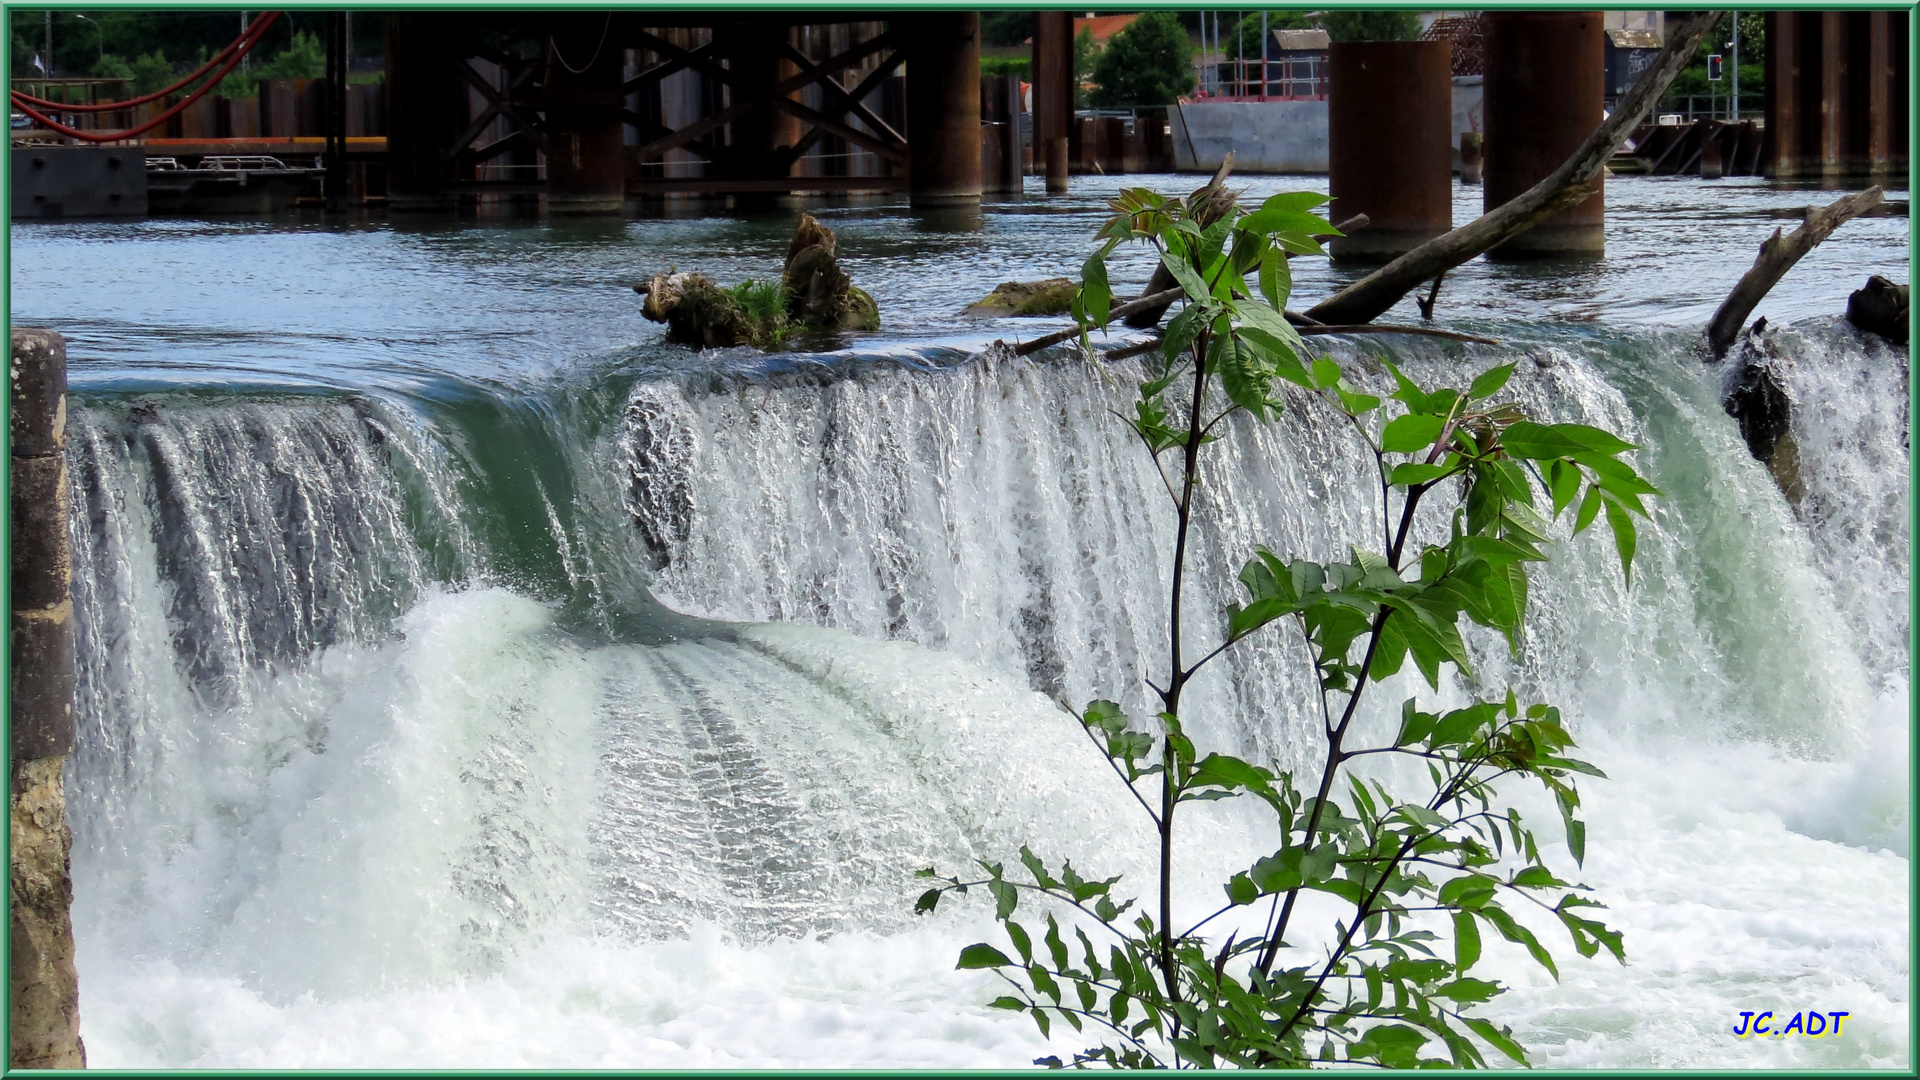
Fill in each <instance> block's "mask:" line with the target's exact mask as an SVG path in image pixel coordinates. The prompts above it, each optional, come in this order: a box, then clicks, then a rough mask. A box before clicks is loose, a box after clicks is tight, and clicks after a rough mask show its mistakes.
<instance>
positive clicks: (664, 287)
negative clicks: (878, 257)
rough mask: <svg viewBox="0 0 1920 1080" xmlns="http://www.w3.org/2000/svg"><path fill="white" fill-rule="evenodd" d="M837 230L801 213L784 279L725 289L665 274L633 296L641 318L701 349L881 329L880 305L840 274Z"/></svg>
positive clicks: (697, 277) (695, 277)
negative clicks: (800, 333)
mask: <svg viewBox="0 0 1920 1080" xmlns="http://www.w3.org/2000/svg"><path fill="white" fill-rule="evenodd" d="M837 248H838V241H837V239H836V238H835V236H834V234H833V230H832V229H829V228H827V227H826V226H825V225H822V224H820V222H818V221H816V220H814V217H813V215H811V214H802V215H800V224H799V226H798V227H796V228H795V229H794V231H793V242H792V243H791V244H789V245H788V247H787V261H786V266H785V268H784V269H783V271H782V272H781V275H780V279H779V280H778V281H754V280H751V279H749V280H747V281H743V282H741V283H740V284H738V285H735V286H733V287H732V288H721V287H720V286H719V285H717V284H715V283H714V280H713V279H712V278H710V277H707V276H706V275H705V274H694V273H682V272H675V271H671V270H669V271H665V272H662V273H658V274H655V275H654V276H653V277H651V278H649V279H648V280H647V281H646V282H645V283H644V284H640V285H635V286H634V287H633V290H634V291H635V292H637V293H639V294H640V295H642V296H644V297H646V300H645V301H644V302H642V304H641V305H640V313H641V314H642V315H644V316H646V317H647V318H648V319H649V320H651V321H653V322H657V323H665V324H667V340H668V341H671V342H674V343H676V344H680V345H691V346H692V347H694V348H696V349H715V348H725V347H727V346H729V345H754V346H757V347H759V348H763V349H764V348H768V347H771V346H773V345H777V344H779V343H780V341H781V340H782V339H784V338H785V337H786V336H787V335H788V334H790V333H792V332H793V331H794V330H815V331H833V330H878V329H879V328H880V307H879V305H878V304H876V303H874V300H873V297H871V296H869V295H867V293H866V291H865V290H863V289H860V288H858V287H856V286H855V285H854V284H853V281H852V279H850V278H849V277H847V275H846V273H845V272H844V271H842V270H841V269H840V261H839V258H838V255H837Z"/></svg>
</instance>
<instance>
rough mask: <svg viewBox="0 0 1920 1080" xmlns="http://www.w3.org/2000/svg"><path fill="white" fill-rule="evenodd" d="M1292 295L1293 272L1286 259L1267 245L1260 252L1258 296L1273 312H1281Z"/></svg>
mask: <svg viewBox="0 0 1920 1080" xmlns="http://www.w3.org/2000/svg"><path fill="white" fill-rule="evenodd" d="M1292 294H1293V271H1292V269H1291V268H1289V267H1288V266H1287V257H1286V255H1285V254H1283V253H1282V252H1281V251H1280V250H1279V249H1278V248H1275V247H1273V246H1271V245H1269V246H1267V247H1266V248H1265V250H1263V251H1261V252H1260V295H1261V296H1263V297H1265V298H1266V300H1267V303H1268V304H1271V305H1272V306H1273V309H1274V310H1275V311H1282V310H1284V309H1285V308H1286V306H1287V299H1288V297H1290V296H1291V295H1292Z"/></svg>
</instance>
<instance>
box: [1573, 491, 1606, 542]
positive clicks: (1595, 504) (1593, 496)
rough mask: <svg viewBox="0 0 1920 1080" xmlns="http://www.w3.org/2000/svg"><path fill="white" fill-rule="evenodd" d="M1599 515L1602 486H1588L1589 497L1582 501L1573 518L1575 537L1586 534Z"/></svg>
mask: <svg viewBox="0 0 1920 1080" xmlns="http://www.w3.org/2000/svg"><path fill="white" fill-rule="evenodd" d="M1599 513H1600V485H1598V484H1588V485H1587V497H1586V498H1584V499H1582V500H1580V509H1579V511H1578V512H1577V513H1576V514H1575V515H1574V518H1573V535H1575V536H1579V535H1580V534H1581V533H1583V532H1586V531H1587V526H1589V525H1591V524H1593V519H1594V517H1595V516H1596V515H1598V514H1599Z"/></svg>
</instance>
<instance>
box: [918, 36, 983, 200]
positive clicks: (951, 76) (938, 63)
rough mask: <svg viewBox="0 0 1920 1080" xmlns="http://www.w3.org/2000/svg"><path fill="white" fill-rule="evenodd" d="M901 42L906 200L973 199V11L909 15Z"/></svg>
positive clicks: (976, 84)
mask: <svg viewBox="0 0 1920 1080" xmlns="http://www.w3.org/2000/svg"><path fill="white" fill-rule="evenodd" d="M902 21H903V22H907V20H902ZM906 48H907V50H908V55H907V147H908V153H909V155H910V163H911V164H910V168H911V170H912V172H911V176H910V178H909V180H908V188H907V190H908V194H909V196H910V198H911V202H912V203H913V205H915V206H946V205H952V204H956V203H978V202H979V201H980V188H981V182H980V13H979V12H977V11H941V12H926V13H922V14H917V15H914V16H911V22H909V23H908V35H907V44H906Z"/></svg>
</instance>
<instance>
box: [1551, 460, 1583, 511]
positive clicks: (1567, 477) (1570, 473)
mask: <svg viewBox="0 0 1920 1080" xmlns="http://www.w3.org/2000/svg"><path fill="white" fill-rule="evenodd" d="M1547 483H1548V484H1549V485H1550V487H1551V490H1552V492H1553V516H1554V517H1556V518H1557V517H1559V516H1560V511H1562V510H1565V509H1566V508H1567V507H1568V506H1569V505H1570V504H1571V503H1572V502H1573V497H1574V496H1575V495H1578V494H1580V467H1579V466H1578V465H1575V464H1574V463H1573V462H1571V461H1565V460H1556V461H1554V462H1553V464H1551V465H1549V466H1548V467H1547Z"/></svg>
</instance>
